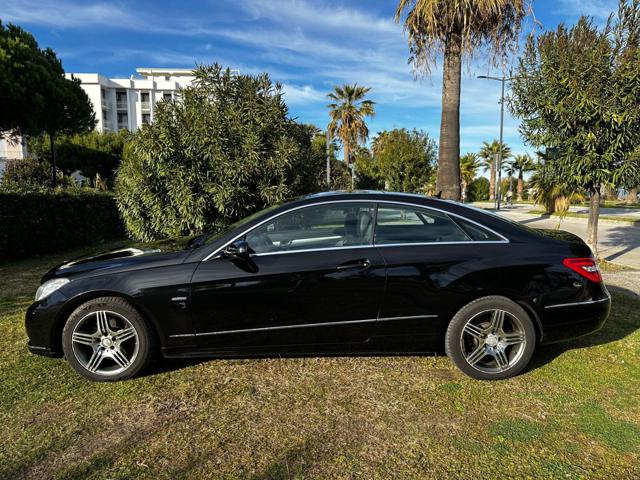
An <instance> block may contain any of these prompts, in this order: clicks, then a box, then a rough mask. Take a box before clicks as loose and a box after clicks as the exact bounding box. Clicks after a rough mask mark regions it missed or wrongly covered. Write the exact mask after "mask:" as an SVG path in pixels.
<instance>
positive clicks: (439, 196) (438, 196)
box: [435, 190, 442, 199]
mask: <svg viewBox="0 0 640 480" xmlns="http://www.w3.org/2000/svg"><path fill="white" fill-rule="evenodd" d="M435 198H438V199H440V198H442V190H440V191H439V192H438V194H437V195H436V196H435Z"/></svg>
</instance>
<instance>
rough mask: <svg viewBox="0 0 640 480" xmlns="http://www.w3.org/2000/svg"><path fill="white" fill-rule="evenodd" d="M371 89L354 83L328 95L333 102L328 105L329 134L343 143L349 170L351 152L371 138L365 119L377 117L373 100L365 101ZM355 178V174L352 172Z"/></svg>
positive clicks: (345, 161)
mask: <svg viewBox="0 0 640 480" xmlns="http://www.w3.org/2000/svg"><path fill="white" fill-rule="evenodd" d="M369 90H371V88H369V87H363V86H361V85H358V84H357V83H354V84H353V85H343V86H341V87H339V86H336V87H335V88H334V90H333V92H331V93H330V94H328V95H327V97H329V99H330V100H332V101H333V102H332V103H330V104H329V105H328V107H329V116H330V117H331V121H330V122H329V126H328V127H327V128H328V129H329V134H330V135H331V136H332V137H336V136H337V137H338V138H340V140H341V141H342V149H343V151H344V163H345V165H346V166H347V169H348V170H349V171H351V169H350V168H349V164H350V162H351V150H352V149H353V148H354V147H356V146H357V145H359V144H360V143H363V142H365V141H366V140H367V138H369V128H367V122H366V121H365V117H373V116H374V115H375V110H374V105H375V103H374V102H373V101H371V100H367V99H365V96H366V95H367V93H369ZM351 175H352V177H353V172H352V171H351Z"/></svg>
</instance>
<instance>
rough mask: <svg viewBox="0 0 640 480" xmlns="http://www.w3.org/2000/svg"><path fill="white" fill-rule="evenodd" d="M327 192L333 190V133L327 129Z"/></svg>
mask: <svg viewBox="0 0 640 480" xmlns="http://www.w3.org/2000/svg"><path fill="white" fill-rule="evenodd" d="M326 147H327V190H331V132H330V131H329V128H328V127H327V145H326Z"/></svg>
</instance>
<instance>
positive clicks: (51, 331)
mask: <svg viewBox="0 0 640 480" xmlns="http://www.w3.org/2000/svg"><path fill="white" fill-rule="evenodd" d="M68 300H69V299H68V298H67V297H66V296H65V295H63V294H62V293H60V292H59V291H55V292H53V293H52V294H51V295H49V296H48V297H47V298H45V299H43V300H40V301H39V302H34V303H32V304H31V306H30V307H29V308H28V309H27V313H26V316H25V322H24V324H25V329H26V331H27V336H28V337H29V343H28V347H29V351H30V352H31V353H35V354H38V355H46V356H48V357H60V356H62V353H63V352H62V336H61V335H62V315H61V313H62V310H63V308H64V306H65V304H66V303H67V301H68Z"/></svg>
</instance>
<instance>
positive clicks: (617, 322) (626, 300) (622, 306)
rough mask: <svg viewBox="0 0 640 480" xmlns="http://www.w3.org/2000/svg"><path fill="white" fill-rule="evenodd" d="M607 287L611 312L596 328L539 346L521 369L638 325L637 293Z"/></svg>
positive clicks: (615, 336) (623, 335)
mask: <svg viewBox="0 0 640 480" xmlns="http://www.w3.org/2000/svg"><path fill="white" fill-rule="evenodd" d="M610 289H611V291H612V293H613V294H614V295H613V301H612V304H611V313H610V314H609V318H608V319H607V321H606V322H605V324H604V326H603V327H602V328H601V329H600V330H598V331H597V332H595V333H592V334H589V335H585V336H583V337H580V338H577V339H575V340H567V341H564V342H561V343H554V344H550V345H541V346H539V347H538V348H537V349H536V352H535V353H534V354H533V358H532V359H531V362H530V363H529V365H528V366H527V368H526V370H525V372H529V371H532V370H535V369H537V368H540V367H543V366H545V365H547V364H548V363H551V362H552V361H553V360H555V359H556V358H557V357H559V356H560V355H562V354H563V353H564V352H567V351H569V350H575V349H582V348H589V347H595V346H598V345H605V344H608V343H612V342H615V341H618V340H622V339H623V338H626V337H627V336H629V335H631V334H632V333H634V332H635V331H636V330H638V329H640V315H638V311H640V308H639V307H640V297H638V295H637V294H636V293H635V292H632V291H631V290H627V289H626V288H621V287H610Z"/></svg>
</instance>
